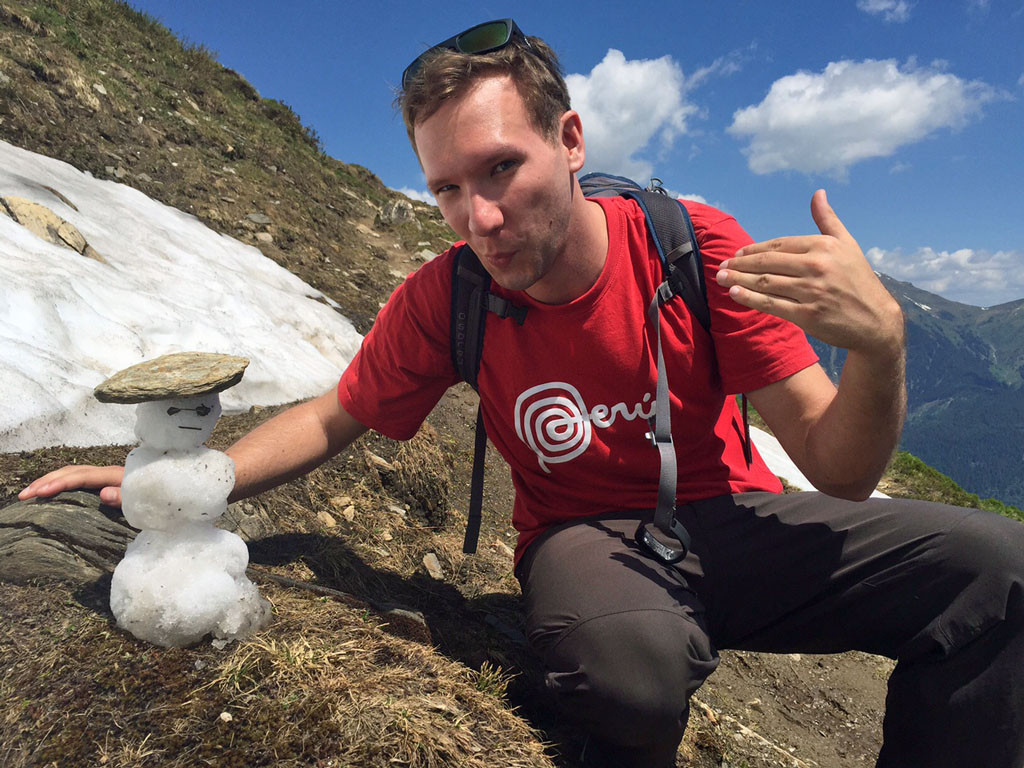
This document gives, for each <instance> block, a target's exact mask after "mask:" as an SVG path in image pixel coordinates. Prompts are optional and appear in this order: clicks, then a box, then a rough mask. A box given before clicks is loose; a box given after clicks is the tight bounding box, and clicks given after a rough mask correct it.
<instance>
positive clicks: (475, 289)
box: [451, 245, 529, 554]
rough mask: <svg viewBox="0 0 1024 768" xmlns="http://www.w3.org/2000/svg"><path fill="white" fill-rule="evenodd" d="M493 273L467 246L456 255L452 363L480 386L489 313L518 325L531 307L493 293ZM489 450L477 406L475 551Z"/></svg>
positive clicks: (469, 532) (472, 506) (468, 541)
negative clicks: (491, 273) (478, 382)
mask: <svg viewBox="0 0 1024 768" xmlns="http://www.w3.org/2000/svg"><path fill="white" fill-rule="evenodd" d="M490 289H491V276H490V274H489V273H488V272H487V270H486V269H484V267H483V265H482V264H481V263H480V259H478V258H477V255H476V254H475V253H473V250H472V249H471V248H470V247H469V246H468V245H463V246H462V247H461V248H460V249H459V250H458V251H457V252H456V254H455V259H454V263H453V264H452V313H451V353H452V362H453V363H454V364H455V368H456V370H457V371H458V372H459V375H460V376H461V377H462V379H463V381H465V382H466V383H468V384H469V386H471V387H472V388H473V389H475V390H477V391H479V389H478V387H477V377H478V376H479V373H480V357H481V355H482V354H483V349H484V330H485V329H486V328H487V313H488V312H493V313H494V314H495V315H497V316H498V317H500V318H502V319H506V318H511V319H512V320H514V321H515V322H516V324H518V325H522V324H523V323H524V322H525V321H526V312H527V310H528V309H529V307H523V306H519V305H518V304H513V303H512V302H510V301H508V300H506V299H503V298H502V297H501V296H496V295H495V294H493V293H491V290H490ZM486 453H487V430H486V429H485V428H484V417H483V409H482V407H481V406H480V405H478V406H477V409H476V437H475V439H474V445H473V474H472V478H471V480H470V485H469V511H468V513H467V517H468V519H467V521H466V536H465V538H464V539H463V542H462V551H463V552H465V553H466V554H473V553H474V552H476V545H477V541H478V540H479V538H480V524H481V522H482V520H483V511H482V510H483V497H484V457H485V455H486Z"/></svg>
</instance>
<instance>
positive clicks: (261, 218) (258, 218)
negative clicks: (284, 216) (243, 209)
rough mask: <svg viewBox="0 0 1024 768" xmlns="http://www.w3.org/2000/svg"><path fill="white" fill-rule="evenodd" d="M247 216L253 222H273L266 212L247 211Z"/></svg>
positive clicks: (261, 223)
mask: <svg viewBox="0 0 1024 768" xmlns="http://www.w3.org/2000/svg"><path fill="white" fill-rule="evenodd" d="M245 218H247V219H248V220H249V221H251V222H252V223H253V224H260V225H263V226H265V225H267V224H270V223H271V222H270V217H269V216H267V214H265V213H247V214H246V215H245Z"/></svg>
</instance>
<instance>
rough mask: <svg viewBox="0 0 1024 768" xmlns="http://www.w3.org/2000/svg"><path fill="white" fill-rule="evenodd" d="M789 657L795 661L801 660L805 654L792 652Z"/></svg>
mask: <svg viewBox="0 0 1024 768" xmlns="http://www.w3.org/2000/svg"><path fill="white" fill-rule="evenodd" d="M789 658H790V659H792V660H793V661H800V660H802V659H803V656H802V655H800V654H799V653H791V654H789Z"/></svg>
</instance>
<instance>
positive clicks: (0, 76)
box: [0, 72, 11, 85]
mask: <svg viewBox="0 0 1024 768" xmlns="http://www.w3.org/2000/svg"><path fill="white" fill-rule="evenodd" d="M9 82H11V78H9V77H8V76H7V75H5V74H4V73H3V72H0V85H7V84H8V83H9Z"/></svg>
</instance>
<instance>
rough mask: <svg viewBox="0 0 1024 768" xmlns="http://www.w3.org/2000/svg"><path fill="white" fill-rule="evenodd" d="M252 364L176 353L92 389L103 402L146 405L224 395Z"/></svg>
mask: <svg viewBox="0 0 1024 768" xmlns="http://www.w3.org/2000/svg"><path fill="white" fill-rule="evenodd" d="M247 365H249V361H248V360H247V359H246V358H244V357H235V356H234V355H221V354H217V353H214V352H175V353H174V354H172V355H164V356H163V357H158V358H156V359H154V360H147V361H145V362H143V363H138V364H137V365H133V366H131V367H130V368H125V369H124V370H123V371H118V372H117V373H115V374H114V375H113V376H111V377H110V378H109V379H107V380H106V381H104V382H103V383H102V384H100V385H99V386H98V387H96V389H94V390H93V395H94V396H95V397H96V399H97V400H99V401H100V402H101V403H145V402H148V401H150V400H171V399H173V398H178V397H196V396H198V395H208V394H210V393H211V392H221V391H223V390H225V389H227V388H228V387H233V386H234V385H235V384H237V383H238V382H240V381H241V380H242V374H243V373H245V368H246V366H247Z"/></svg>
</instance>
